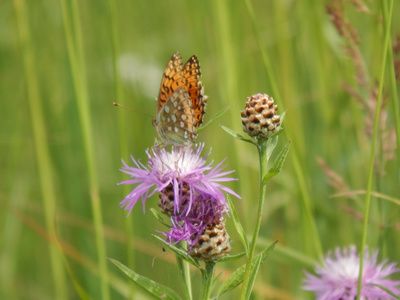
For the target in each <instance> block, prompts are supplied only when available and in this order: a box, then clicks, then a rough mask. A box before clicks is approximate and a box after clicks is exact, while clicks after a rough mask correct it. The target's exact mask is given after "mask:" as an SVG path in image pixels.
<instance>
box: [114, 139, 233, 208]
mask: <svg viewBox="0 0 400 300" xmlns="http://www.w3.org/2000/svg"><path fill="white" fill-rule="evenodd" d="M203 148H204V145H203V144H199V145H195V146H194V147H172V149H171V151H170V152H168V151H167V149H166V148H161V149H157V148H152V149H150V150H147V151H146V153H147V156H148V158H149V160H148V166H147V167H146V166H144V165H143V164H142V163H141V162H139V161H136V160H135V159H134V158H133V157H132V156H131V159H132V161H133V163H134V164H135V167H130V166H128V165H127V164H126V163H125V162H124V161H123V160H122V163H123V165H124V167H123V168H122V169H121V171H122V172H124V173H126V174H128V175H130V176H131V177H132V179H130V180H126V181H123V182H120V183H119V184H138V185H137V186H136V187H135V188H134V189H133V190H132V192H131V193H130V194H129V195H128V196H126V197H125V199H124V200H122V201H121V202H120V206H121V207H125V210H129V213H130V212H131V211H132V208H133V206H134V205H135V204H136V202H137V201H138V200H139V199H142V204H143V212H144V210H145V204H146V200H147V198H149V197H150V196H152V195H153V194H154V193H155V192H161V191H163V190H164V189H165V188H166V187H167V186H168V185H169V184H171V185H172V186H173V190H174V202H175V204H174V212H175V213H179V212H181V210H180V207H181V203H180V200H182V199H181V198H182V197H180V196H181V192H180V191H182V190H183V187H184V185H185V186H188V187H189V200H188V203H187V208H186V209H185V211H186V212H189V211H190V208H191V207H192V204H193V201H194V198H195V197H196V195H199V194H203V193H207V194H208V195H210V197H212V198H214V199H218V201H219V202H220V203H221V205H226V199H225V196H224V194H223V192H227V193H230V194H232V195H234V196H236V197H238V198H240V196H239V195H237V194H236V193H235V192H234V191H232V190H231V189H229V188H227V187H225V186H223V185H222V184H220V183H219V182H227V181H232V180H237V179H235V178H230V177H224V176H226V175H228V174H230V173H232V172H234V171H226V172H222V170H223V169H224V167H222V163H223V161H222V162H220V163H219V164H218V165H217V166H215V167H212V166H211V165H212V162H211V163H209V164H207V165H206V158H207V157H208V156H209V154H210V153H208V155H206V156H205V157H204V158H202V157H200V154H201V152H202V150H203ZM210 152H211V151H210Z"/></svg>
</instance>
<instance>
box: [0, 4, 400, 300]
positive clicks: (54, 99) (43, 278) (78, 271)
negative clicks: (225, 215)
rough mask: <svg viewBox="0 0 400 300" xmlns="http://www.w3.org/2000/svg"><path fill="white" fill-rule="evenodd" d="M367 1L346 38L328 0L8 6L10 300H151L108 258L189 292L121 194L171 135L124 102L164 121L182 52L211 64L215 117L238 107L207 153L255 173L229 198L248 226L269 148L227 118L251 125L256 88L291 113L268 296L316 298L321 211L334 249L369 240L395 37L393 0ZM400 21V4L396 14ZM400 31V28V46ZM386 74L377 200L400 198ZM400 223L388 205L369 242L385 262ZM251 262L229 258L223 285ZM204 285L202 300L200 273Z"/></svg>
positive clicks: (4, 198)
mask: <svg viewBox="0 0 400 300" xmlns="http://www.w3.org/2000/svg"><path fill="white" fill-rule="evenodd" d="M350 2H351V1H343V2H337V3H336V4H335V5H334V6H333V7H335V9H337V11H340V12H341V13H342V14H341V17H342V19H341V20H342V21H343V24H344V25H345V26H344V27H345V28H347V30H348V33H347V38H346V34H345V35H344V36H343V35H342V36H341V35H340V34H338V31H337V30H336V28H335V26H334V25H333V24H332V22H331V17H332V15H333V14H332V13H331V14H328V12H327V9H326V5H327V4H328V2H324V1H262V0H257V1H256V0H255V1H251V2H249V1H227V0H214V1H211V0H206V1H177V0H174V1H171V0H168V1H161V0H158V1H156V0H148V1H138V0H133V1H112V0H110V1H92V0H88V1H76V0H60V1H50V0H42V1H26V0H13V1H9V0H6V1H2V2H1V3H0V72H1V73H0V95H1V109H0V128H1V137H0V141H1V156H0V167H1V175H0V178H1V183H0V184H1V193H0V199H1V207H2V208H1V209H0V232H1V256H0V276H1V277H0V298H1V299H41V300H43V299H80V298H81V299H128V298H131V299H147V296H145V295H144V294H143V292H142V291H141V290H140V289H139V288H136V287H135V286H132V285H131V284H130V283H129V281H128V278H127V277H125V276H124V275H123V274H122V273H121V272H120V271H119V270H117V269H116V267H115V266H113V265H112V264H111V263H110V262H108V261H107V260H106V257H110V258H114V259H117V260H119V261H121V262H122V263H124V264H126V265H129V266H130V267H131V268H132V269H134V270H135V271H136V272H138V273H140V274H142V275H144V276H147V277H149V278H151V279H153V280H155V281H158V282H161V283H163V284H165V285H167V286H170V287H171V288H173V289H175V290H176V291H178V292H179V293H181V294H182V293H183V289H182V282H181V281H180V275H179V273H178V268H177V266H176V265H175V260H174V257H173V255H172V253H170V252H169V251H167V252H166V253H164V252H163V250H162V245H161V244H160V243H158V242H157V241H156V240H155V239H154V238H153V237H152V236H151V235H152V234H154V233H155V230H163V227H161V225H159V224H158V222H157V221H156V220H155V218H154V217H153V215H152V214H151V213H150V212H149V211H147V212H146V214H143V210H142V207H141V204H140V203H138V205H137V206H136V207H135V208H134V210H133V211H132V214H131V215H130V216H129V217H128V218H127V213H126V212H125V211H123V210H122V209H121V208H120V207H119V202H120V201H121V200H122V199H123V198H124V196H125V195H126V194H127V193H128V192H129V187H128V188H127V187H125V186H117V185H116V183H118V182H120V181H122V180H125V179H127V177H126V176H125V175H124V174H122V173H121V172H120V171H119V170H118V169H119V168H120V167H121V166H122V164H121V161H120V159H121V158H123V159H124V160H128V159H129V155H133V156H134V157H135V158H136V159H139V158H140V159H141V160H142V162H146V154H145V149H147V148H149V147H151V146H152V145H153V142H154V138H155V136H156V131H155V129H154V127H153V126H152V125H151V118H149V117H147V116H144V115H141V114H138V113H135V112H130V111H126V110H123V109H120V108H116V107H114V106H113V105H112V103H113V102H114V101H117V102H120V103H122V104H124V105H126V106H128V107H131V108H133V109H136V110H138V111H142V112H145V113H148V114H150V115H153V116H155V114H156V101H155V98H156V97H157V95H158V89H159V85H160V80H161V75H162V72H163V69H164V67H165V65H166V63H167V61H168V59H169V58H170V56H171V55H172V53H174V52H175V51H179V52H180V53H181V55H182V58H183V60H184V61H186V60H187V59H188V58H189V57H190V56H191V55H193V54H196V55H197V56H198V58H199V60H200V64H201V70H202V74H203V77H202V82H203V85H204V87H205V94H207V95H208V104H207V113H206V115H205V121H207V119H209V118H210V117H211V116H213V115H214V114H216V113H218V112H219V111H220V110H222V109H223V108H225V107H227V106H228V105H231V104H232V105H233V106H232V108H231V109H230V110H229V111H228V112H227V113H226V114H225V115H223V116H222V117H221V118H219V119H218V120H217V121H216V122H214V123H213V124H212V125H210V126H209V127H207V128H205V130H203V131H202V132H201V133H200V134H199V138H198V140H199V141H201V142H204V143H205V153H206V152H208V149H209V148H212V154H211V156H210V158H209V161H211V160H215V162H219V161H220V160H222V159H224V158H225V157H226V158H227V160H226V165H227V170H231V169H233V170H236V172H235V173H234V176H235V177H237V178H239V179H240V180H239V181H238V182H234V183H230V184H229V187H230V188H232V189H234V190H235V191H236V192H237V193H239V194H240V195H241V196H242V199H241V200H237V199H234V203H235V205H236V208H237V210H238V211H239V213H240V218H241V220H242V222H243V226H244V227H245V229H246V231H247V232H248V233H251V232H252V230H253V228H254V218H255V214H256V203H257V195H258V156H257V152H256V149H255V148H254V147H252V146H251V145H250V144H245V143H243V142H240V141H238V140H234V139H233V138H232V137H230V136H229V135H228V134H226V133H225V132H224V131H223V130H222V129H221V128H220V126H219V125H224V126H227V127H229V128H231V129H233V130H235V131H237V132H242V129H241V119H240V111H241V110H242V109H243V108H244V103H245V101H246V97H248V96H251V95H252V94H255V93H267V94H269V95H271V96H272V97H274V99H275V102H276V103H277V104H278V107H279V108H278V112H280V113H282V112H283V111H285V110H286V111H287V113H286V117H285V121H284V124H283V125H284V128H285V134H284V135H281V136H280V138H279V144H278V148H281V147H282V146H283V145H284V144H285V143H287V141H288V140H290V141H291V147H292V149H291V152H290V153H289V157H288V160H287V162H286V164H285V167H284V170H283V172H282V173H281V174H280V175H279V176H278V177H275V178H274V180H272V181H271V182H270V183H269V186H268V193H267V199H266V203H265V209H264V211H265V214H264V217H263V224H262V227H261V232H260V237H261V240H260V246H263V247H265V246H267V245H269V244H270V243H271V242H272V241H274V240H278V241H279V243H278V245H277V247H276V250H275V251H274V253H273V255H272V256H271V258H270V259H268V260H267V262H266V263H265V264H264V265H263V266H262V267H261V270H260V273H259V275H258V279H257V281H256V285H255V288H254V296H253V297H254V299H312V298H313V296H312V295H311V294H310V293H306V292H304V291H301V285H302V279H303V277H304V275H303V271H304V270H309V271H311V270H312V268H311V267H312V262H313V261H314V260H315V261H318V259H319V257H318V256H319V252H318V249H316V248H315V240H316V238H315V236H313V235H312V233H311V229H310V228H311V227H310V223H309V219H308V218H307V214H306V212H307V211H306V207H307V204H306V203H310V205H311V207H312V212H313V218H314V221H315V223H316V226H317V229H318V234H319V239H320V241H321V244H322V248H323V251H324V252H326V251H328V250H331V249H333V248H335V247H337V246H348V245H350V244H355V245H357V246H359V245H360V243H361V230H362V220H363V212H364V199H365V195H364V194H363V193H362V192H361V193H360V194H357V195H356V194H351V195H350V194H349V193H348V192H349V191H360V190H361V191H365V189H366V183H367V173H368V166H369V159H370V157H369V156H370V152H371V134H370V132H371V130H372V123H373V116H374V112H375V106H374V105H375V99H376V97H374V96H373V95H376V90H377V86H378V84H377V82H378V80H379V74H380V70H381V65H382V54H383V49H384V48H383V44H384V43H383V40H384V28H383V19H382V7H381V2H379V1H374V2H371V1H365V2H366V3H365V6H364V7H362V6H361V5H363V4H362V3H361V2H357V1H354V3H358V7H357V5H353V4H352V3H350ZM249 3H251V6H250V7H252V9H250V10H249V6H248V5H249ZM399 12H400V2H398V1H395V6H394V9H393V16H396V15H398V14H399ZM339 19H340V18H339ZM343 24H342V25H343ZM348 28H351V30H350V29H348ZM352 30H354V32H355V33H356V34H357V35H358V39H357V40H358V44H357V43H352V41H353V40H352V38H351V37H349V36H351V34H350V33H351V32H352ZM399 32H400V19H399V18H396V17H394V19H393V21H392V24H391V35H390V36H391V38H392V43H395V42H396V34H398V33H399ZM354 49H356V50H354ZM354 51H355V52H354ZM357 51H359V52H357ZM394 55H395V58H396V59H398V58H399V53H398V52H396V51H395V53H394ZM396 55H397V56H396ZM392 66H393V61H389V62H388V65H387V67H388V68H389V67H390V68H392ZM386 75H387V76H386V77H385V84H384V92H383V95H384V100H385V101H384V102H385V106H384V107H383V109H382V116H381V117H382V119H384V121H385V122H382V123H383V124H384V125H382V126H381V131H380V134H379V139H378V141H379V146H378V147H377V155H376V162H375V164H376V167H375V170H376V172H375V173H374V174H375V175H374V181H373V182H374V186H373V191H376V192H379V193H381V194H383V195H384V196H388V197H392V198H394V201H396V199H397V201H399V197H400V196H399V195H400V193H399V155H398V152H397V151H396V150H395V147H396V140H395V135H394V131H393V130H394V121H393V120H394V116H395V115H396V114H399V112H398V111H397V112H395V111H394V109H393V106H392V101H397V95H393V94H392V93H391V90H390V88H389V86H390V85H389V78H390V76H391V75H390V72H388V71H387V73H386ZM361 77H362V79H363V81H362V82H360V78H361ZM397 87H398V84H397ZM394 107H395V106H394ZM318 158H320V159H321V160H323V161H325V162H326V166H325V167H321V165H320V164H319V163H318V160H317V159H318ZM335 176H336V177H335ZM333 183H335V184H336V185H334V184H333ZM339 192H341V193H345V194H344V195H343V194H342V195H341V196H339V197H330V196H332V195H333V194H335V193H339ZM346 193H347V194H346ZM157 201H158V199H157V197H156V196H154V197H153V201H147V205H146V208H147V209H149V208H151V207H154V208H156V207H157ZM102 228H103V230H102ZM227 228H228V231H229V234H230V235H231V238H232V248H233V250H232V254H238V253H240V252H242V251H243V248H242V246H241V243H240V241H239V237H238V236H237V234H236V233H235V232H234V227H233V223H232V222H231V220H228V222H227ZM399 228H400V218H399V205H398V204H395V203H393V202H390V201H387V200H384V199H383V198H382V197H373V198H372V204H371V213H370V222H369V227H368V238H367V243H368V245H369V246H370V247H371V248H373V249H375V248H379V249H380V251H381V252H380V257H381V258H382V259H383V258H388V259H390V260H392V261H400V252H399V250H398V249H400V238H399V234H400V233H399ZM260 249H261V248H260ZM243 263H244V259H242V260H239V261H235V262H230V263H223V264H219V265H218V267H219V269H218V270H219V271H224V275H223V276H222V277H221V280H224V279H226V277H227V276H228V275H229V274H230V273H231V272H232V271H234V270H235V269H236V268H237V267H238V266H240V265H242V264H243ZM192 279H193V282H194V286H195V291H194V294H195V295H197V294H198V292H199V288H200V285H197V282H199V281H200V280H201V275H200V274H199V272H197V271H193V277H192ZM239 292H240V291H239V288H238V289H237V290H235V291H233V292H230V293H229V294H227V295H226V296H224V297H223V299H231V298H233V299H236V298H238V295H239ZM196 298H197V297H195V299H196Z"/></svg>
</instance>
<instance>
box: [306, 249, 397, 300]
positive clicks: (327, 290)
mask: <svg viewBox="0 0 400 300" xmlns="http://www.w3.org/2000/svg"><path fill="white" fill-rule="evenodd" d="M377 256H378V251H375V252H373V254H372V255H369V251H368V248H366V249H365V255H364V263H363V270H362V285H361V299H368V300H378V299H380V300H383V299H393V297H391V296H390V295H389V294H388V293H387V292H386V291H384V290H383V289H381V288H379V287H378V286H376V285H381V286H383V287H385V288H387V289H388V290H390V291H391V292H393V293H395V294H399V293H400V290H399V289H398V287H399V285H400V281H398V280H390V279H386V277H387V276H389V275H391V274H393V273H397V272H399V271H400V269H398V268H396V263H389V264H386V263H387V260H386V261H383V262H382V263H379V264H378V263H377ZM385 265H386V266H385ZM359 268H360V257H359V255H358V254H357V251H356V247H355V246H354V245H353V246H350V247H349V249H343V250H341V249H340V248H336V249H335V254H334V255H332V253H328V255H327V256H326V257H325V259H324V264H323V265H322V266H317V267H316V270H315V272H316V273H317V276H315V275H311V274H309V273H306V279H305V280H304V283H305V285H304V286H303V289H304V290H308V291H313V292H315V295H316V296H317V299H319V300H336V299H344V300H347V299H355V297H356V296H357V285H358V273H359Z"/></svg>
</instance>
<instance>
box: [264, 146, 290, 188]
mask: <svg viewBox="0 0 400 300" xmlns="http://www.w3.org/2000/svg"><path fill="white" fill-rule="evenodd" d="M289 149H290V142H289V143H288V144H287V145H285V147H283V149H282V151H281V152H280V153H279V154H278V156H277V157H276V159H275V161H274V163H273V165H272V167H271V169H269V170H268V172H267V174H265V176H264V178H263V183H264V184H267V182H268V181H269V180H270V179H271V178H272V177H274V176H276V175H278V174H279V173H280V172H281V171H282V168H283V164H284V163H285V160H286V157H287V155H288V153H289Z"/></svg>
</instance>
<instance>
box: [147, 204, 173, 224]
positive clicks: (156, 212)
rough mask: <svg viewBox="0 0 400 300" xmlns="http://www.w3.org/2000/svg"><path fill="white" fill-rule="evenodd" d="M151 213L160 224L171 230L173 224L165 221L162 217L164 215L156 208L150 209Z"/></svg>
mask: <svg viewBox="0 0 400 300" xmlns="http://www.w3.org/2000/svg"><path fill="white" fill-rule="evenodd" d="M150 211H151V213H152V214H153V216H155V217H156V219H157V220H158V222H160V223H161V224H163V225H165V226H167V227H168V228H171V224H168V223H166V222H165V221H164V218H163V217H162V215H161V214H160V212H159V211H158V210H156V209H154V208H150Z"/></svg>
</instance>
